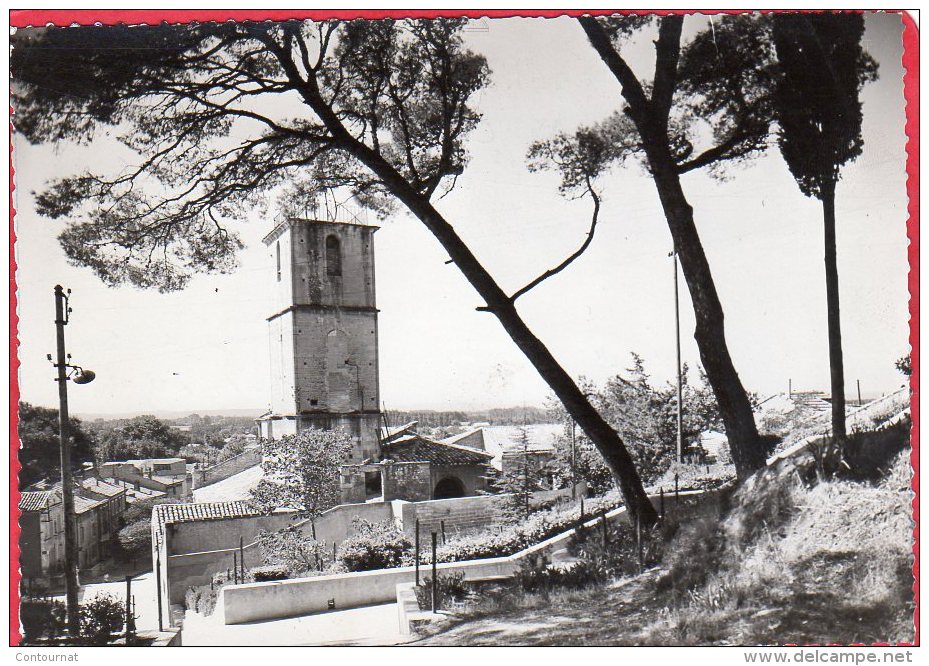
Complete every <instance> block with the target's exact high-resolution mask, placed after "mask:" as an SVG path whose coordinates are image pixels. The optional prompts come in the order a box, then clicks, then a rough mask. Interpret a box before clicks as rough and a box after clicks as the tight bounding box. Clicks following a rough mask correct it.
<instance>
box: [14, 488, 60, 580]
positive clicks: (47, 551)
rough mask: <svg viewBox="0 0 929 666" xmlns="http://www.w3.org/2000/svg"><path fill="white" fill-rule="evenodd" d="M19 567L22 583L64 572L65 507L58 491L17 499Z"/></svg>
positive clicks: (28, 495) (24, 493) (39, 492)
mask: <svg viewBox="0 0 929 666" xmlns="http://www.w3.org/2000/svg"><path fill="white" fill-rule="evenodd" d="M19 511H20V517H19V528H20V533H19V566H20V568H21V570H22V576H23V581H24V582H26V583H27V584H28V581H29V580H31V579H47V578H49V577H50V576H53V575H56V574H58V573H60V572H61V571H62V570H63V569H64V557H65V551H64V548H65V536H64V515H65V514H64V505H63V504H62V500H61V493H60V491H57V490H37V491H26V492H23V493H22V494H21V495H20V498H19Z"/></svg>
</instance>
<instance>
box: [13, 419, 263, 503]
mask: <svg viewBox="0 0 929 666" xmlns="http://www.w3.org/2000/svg"><path fill="white" fill-rule="evenodd" d="M173 425H191V426H192V428H191V430H190V431H181V430H178V429H177V428H172V426H173ZM253 430H254V421H253V420H252V419H248V418H245V417H226V416H214V417H209V416H207V417H200V416H198V415H196V414H194V415H192V416H190V417H184V418H183V419H174V420H161V419H158V418H155V417H154V416H136V417H133V418H129V419H114V420H103V419H97V420H95V421H92V422H86V421H82V420H81V419H79V418H76V417H71V419H70V434H71V442H72V448H71V461H72V466H73V467H74V469H75V470H77V469H80V468H81V466H82V465H83V464H84V463H88V462H96V463H98V464H99V463H103V462H106V461H108V460H132V459H140V458H167V457H179V458H184V459H186V460H187V461H188V462H198V463H202V464H204V465H211V464H215V463H217V462H219V461H221V460H224V459H226V458H230V457H232V456H234V455H237V454H238V453H241V452H242V451H244V450H245V443H246V439H245V437H244V435H245V434H247V433H249V432H252V431H253ZM17 432H18V433H19V441H20V449H19V462H20V466H21V469H20V473H19V487H20V489H21V490H22V489H24V488H26V487H28V486H30V485H32V484H34V483H36V482H37V481H40V480H43V479H45V480H50V481H55V480H58V479H60V478H61V466H60V457H59V456H60V453H59V437H58V410H57V409H50V408H47V407H40V406H37V405H32V404H30V403H28V402H20V403H19V424H18V430H17ZM226 440H228V441H226Z"/></svg>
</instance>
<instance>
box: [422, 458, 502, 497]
mask: <svg viewBox="0 0 929 666" xmlns="http://www.w3.org/2000/svg"><path fill="white" fill-rule="evenodd" d="M486 476H487V469H486V468H481V467H478V466H476V465H475V466H472V465H454V466H449V467H441V466H433V468H432V488H431V489H430V492H429V494H428V495H425V497H429V498H430V499H431V498H432V497H433V490H434V489H435V487H436V485H438V483H439V482H440V481H441V480H442V479H445V478H455V479H458V480H459V481H461V483H462V485H463V486H464V490H465V495H476V494H477V493H478V491H481V490H485V489H486V488H487V479H486V478H485V477H486Z"/></svg>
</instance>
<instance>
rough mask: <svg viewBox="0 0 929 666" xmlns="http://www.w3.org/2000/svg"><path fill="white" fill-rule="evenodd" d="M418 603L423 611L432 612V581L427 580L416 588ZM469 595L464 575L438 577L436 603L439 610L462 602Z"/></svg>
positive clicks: (454, 574) (452, 574)
mask: <svg viewBox="0 0 929 666" xmlns="http://www.w3.org/2000/svg"><path fill="white" fill-rule="evenodd" d="M414 590H415V592H416V601H417V602H418V603H419V608H420V609H421V610H432V579H431V578H426V579H424V580H423V584H422V585H420V586H418V587H415V588H414ZM467 594H468V588H467V587H466V586H465V584H464V573H461V572H456V573H450V574H448V575H442V574H438V575H437V576H436V597H437V599H436V602H437V603H438V607H439V608H447V607H448V605H449V603H450V602H460V601H463V600H464V598H465V597H466V596H467Z"/></svg>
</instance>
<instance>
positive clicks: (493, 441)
mask: <svg viewBox="0 0 929 666" xmlns="http://www.w3.org/2000/svg"><path fill="white" fill-rule="evenodd" d="M483 431H484V433H483V434H484V448H485V449H486V450H487V451H490V452H491V453H494V454H495V455H503V454H508V453H522V450H523V443H522V441H521V439H522V433H525V434H526V439H527V440H528V450H529V451H530V452H532V453H541V452H545V451H553V450H554V448H555V440H556V439H557V438H558V436H559V435H561V434H562V433H563V432H564V427H563V426H562V425H560V424H557V423H535V424H532V425H526V426H490V427H485V428H483Z"/></svg>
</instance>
